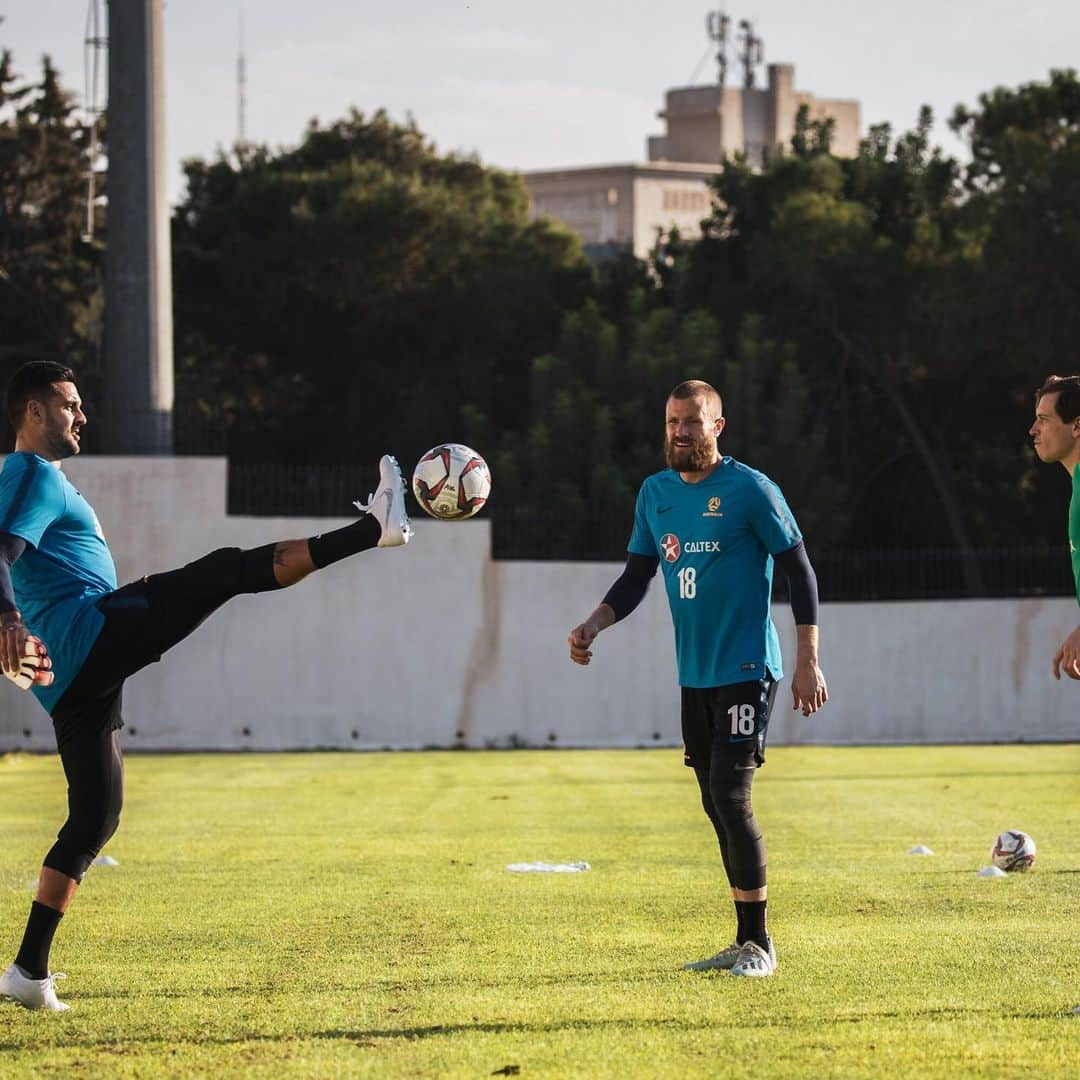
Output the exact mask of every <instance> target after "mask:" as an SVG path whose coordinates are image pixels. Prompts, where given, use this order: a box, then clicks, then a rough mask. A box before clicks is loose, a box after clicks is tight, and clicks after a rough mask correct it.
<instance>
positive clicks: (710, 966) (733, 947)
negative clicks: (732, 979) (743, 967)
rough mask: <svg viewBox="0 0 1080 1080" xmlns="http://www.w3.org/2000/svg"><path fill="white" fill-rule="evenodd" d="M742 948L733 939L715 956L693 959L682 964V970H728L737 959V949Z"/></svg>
mask: <svg viewBox="0 0 1080 1080" xmlns="http://www.w3.org/2000/svg"><path fill="white" fill-rule="evenodd" d="M741 948H742V946H741V945H739V943H738V942H737V941H733V942H732V943H731V944H730V945H729V946H728V947H727V948H726V949H721V950H720V951H719V952H718V953H717V954H716V955H715V956H710V957H707V958H706V959H704V960H695V961H694V962H693V963H691V964H683V971H729V970H730V969H731V968H733V967H734V966H735V964H736V963H737V962H738V959H739V950H740V949H741Z"/></svg>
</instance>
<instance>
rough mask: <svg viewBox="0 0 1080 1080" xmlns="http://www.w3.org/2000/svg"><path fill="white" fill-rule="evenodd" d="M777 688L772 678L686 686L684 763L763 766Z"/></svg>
mask: <svg viewBox="0 0 1080 1080" xmlns="http://www.w3.org/2000/svg"><path fill="white" fill-rule="evenodd" d="M776 687H777V682H776V680H775V679H773V678H772V677H771V676H767V677H766V678H764V679H754V680H753V681H752V682H741V683H732V684H731V685H729V686H709V687H703V688H702V687H695V686H684V687H683V688H682V737H683V764H684V765H686V766H688V767H689V768H691V769H695V768H696V769H707V768H709V767H710V764H711V763H713V762H716V761H722V762H725V763H726V764H728V765H729V766H730V768H732V769H736V770H741V769H757V768H760V767H761V766H762V765H764V764H765V736H766V734H767V732H768V729H769V716H770V714H771V713H772V707H773V702H774V701H775V699H776Z"/></svg>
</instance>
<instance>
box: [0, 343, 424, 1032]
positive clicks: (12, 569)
mask: <svg viewBox="0 0 1080 1080" xmlns="http://www.w3.org/2000/svg"><path fill="white" fill-rule="evenodd" d="M7 410H8V419H9V420H10V421H11V426H12V428H13V429H14V430H15V452H14V453H13V454H11V455H9V456H8V457H7V459H6V460H5V461H4V467H3V470H2V471H0V667H2V668H3V671H4V674H5V675H7V676H8V677H9V678H10V679H12V680H13V681H15V682H16V683H17V684H18V685H20V686H21V687H22V688H23V689H32V690H33V692H34V694H35V695H36V696H37V699H38V701H39V702H40V703H41V704H42V706H43V707H44V708H45V709H46V711H47V712H48V713H49V715H50V716H51V718H52V723H53V728H54V730H55V732H56V742H57V748H58V749H59V751H60V761H61V764H62V765H63V767H64V776H65V777H66V779H67V784H68V817H67V821H66V822H65V823H64V825H63V827H62V828H61V829H60V832H59V833H58V835H57V838H56V843H55V844H53V846H52V848H50V849H49V852H48V854H47V855H46V856H45V860H44V864H43V865H42V868H41V875H40V877H39V879H38V889H37V896H36V898H35V899H34V902H33V904H32V905H31V907H30V916H29V918H28V919H27V923H26V929H25V931H24V933H23V938H22V944H21V945H20V946H19V951H18V953H17V954H16V957H15V962H14V963H13V964H11V965H10V966H9V967H8V968H7V969H6V970H5V971H4V972H3V973H2V974H0V996H2V997H9V998H11V999H13V1000H14V1001H17V1002H18V1003H19V1004H21V1005H25V1006H26V1007H27V1008H30V1009H47V1010H51V1011H53V1012H63V1011H64V1010H66V1009H67V1008H68V1006H67V1005H66V1004H65V1003H64V1002H62V1001H59V1000H58V999H57V997H56V988H55V983H54V979H55V977H56V976H54V975H53V974H52V972H51V971H50V970H49V952H50V948H51V945H52V940H53V935H54V934H55V932H56V929H57V927H58V926H59V924H60V920H61V918H62V917H63V914H64V912H65V911H66V910H67V908H68V905H69V904H70V903H71V901H72V899H73V897H74V896H75V892H76V889H77V888H78V886H79V883H80V882H81V881H82V878H83V874H85V873H86V869H87V867H88V866H89V865H90V863H91V862H92V861H93V860H94V857H95V856H96V855H97V854H98V852H99V851H100V850H101V849H102V847H103V846H104V845H105V843H106V841H108V839H109V838H110V837H111V836H112V835H113V833H114V832H115V831H116V828H117V825H118V824H119V820H120V808H121V804H122V802H123V788H124V771H123V763H122V760H121V754H120V741H119V734H120V732H119V729H120V728H121V727H122V726H123V724H122V720H121V700H122V693H123V687H124V681H125V680H126V679H127V678H128V676H130V675H133V674H134V673H135V672H136V671H139V670H140V669H141V668H143V667H146V666H147V665H148V664H151V663H154V662H155V661H157V660H159V659H160V658H161V656H162V654H163V653H164V652H166V650H168V649H170V648H172V646H173V645H175V644H177V643H178V642H180V641H182V640H183V639H184V638H185V637H187V636H188V634H190V633H191V632H192V631H193V630H194V629H195V628H196V627H197V626H198V625H199V624H200V623H201V622H202V621H203V620H204V619H206V618H207V617H208V616H209V615H210V614H211V613H212V612H214V611H216V610H217V608H219V607H220V606H221V605H222V604H224V603H226V602H227V601H228V600H230V599H232V598H233V597H234V596H239V595H241V594H242V593H262V592H275V591H277V590H279V589H284V588H287V587H288V586H290V585H295V584H296V583H297V582H299V581H301V580H303V579H304V578H305V577H307V576H308V574H311V573H314V572H315V571H316V570H319V569H321V568H322V567H324V566H329V565H330V564H331V563H334V562H337V561H338V560H339V559H344V558H346V557H347V556H349V555H355V554H356V553H357V552H360V551H366V550H368V549H369V548H374V547H398V546H400V545H402V544H404V543H406V542H407V541H408V539H409V536H410V534H411V526H410V525H409V519H408V516H407V515H406V513H405V488H404V484H403V482H402V478H401V470H400V469H399V468H398V465H397V462H396V461H395V460H394V459H393V458H392V457H390V455H389V454H387V455H385V456H384V457H383V459H382V461H381V462H380V463H379V472H380V478H381V482H380V484H379V488H378V490H377V491H376V492H375V494H374V495H372V497H371V499H370V500H369V502H368V504H367V505H362V504H360V503H357V504H356V505H357V506H358V507H359V508H360V509H361V510H362V511H364V516H363V517H361V518H360V520H359V521H356V522H354V523H353V524H351V525H348V526H346V527H345V528H343V529H337V530H335V531H334V532H331V533H327V534H326V535H325V536H313V537H310V538H308V539H306V540H304V539H299V540H283V541H280V542H278V543H276V544H267V545H265V546H264V547H259V548H254V549H252V550H250V551H242V550H240V548H221V549H220V550H218V551H213V552H211V553H210V554H209V555H206V556H204V557H203V558H201V559H197V560H196V561H195V562H193V563H189V564H188V565H187V566H184V567H181V568H180V569H179V570H172V571H169V572H168V573H164V574H151V575H150V576H149V577H144V578H141V579H139V580H138V581H135V582H132V583H131V584H130V585H125V586H124V587H123V588H121V589H118V588H117V587H116V586H117V581H116V568H115V567H114V565H113V560H112V554H111V553H110V551H109V546H108V544H107V543H106V541H105V536H104V534H103V533H102V531H101V526H100V525H99V524H98V519H97V515H96V514H95V513H94V511H93V509H92V508H91V507H90V504H89V503H88V502H87V501H86V500H85V499H84V498H83V497H82V495H81V494H80V493H79V492H78V491H77V490H76V489H75V488H74V487H73V486H72V485H71V483H70V482H69V481H68V480H67V478H66V477H65V476H64V474H63V471H62V470H61V467H60V466H61V462H62V461H63V460H64V459H65V458H69V457H72V456H73V455H75V454H77V453H78V452H79V441H80V438H81V433H82V429H83V426H84V425H85V423H86V416H85V415H84V414H83V411H82V401H81V399H80V398H79V392H78V389H77V387H76V385H75V376H74V374H73V373H72V372H71V371H70V370H69V369H68V368H66V367H63V366H62V365H60V364H56V363H53V362H51V361H45V360H39V361H32V362H31V363H29V364H25V365H23V367H21V368H20V369H19V370H18V371H17V372H16V373H15V375H14V376H13V377H12V380H11V383H10V385H9V386H8V392H7Z"/></svg>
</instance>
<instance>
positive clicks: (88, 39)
mask: <svg viewBox="0 0 1080 1080" xmlns="http://www.w3.org/2000/svg"><path fill="white" fill-rule="evenodd" d="M108 44H109V39H108V38H107V37H105V36H104V35H103V34H102V32H101V9H100V5H99V3H98V0H90V2H89V4H88V5H87V8H86V33H85V35H84V37H83V80H84V91H83V111H84V113H85V114H86V129H87V135H88V141H87V152H86V223H85V225H84V227H83V237H82V238H83V240H86V241H90V240H93V239H94V200H95V198H96V197H97V192H96V190H95V189H96V184H97V173H96V165H97V161H96V160H95V159H96V156H97V131H98V122H99V121H100V120H101V115H102V113H104V111H105V106H104V105H103V104H102V98H101V54H102V52H104V51H105V49H106V48H107V47H108Z"/></svg>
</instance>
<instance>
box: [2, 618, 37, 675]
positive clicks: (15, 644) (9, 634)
mask: <svg viewBox="0 0 1080 1080" xmlns="http://www.w3.org/2000/svg"><path fill="white" fill-rule="evenodd" d="M4 618H5V620H6V621H5V622H3V623H0V669H2V670H3V672H4V674H5V675H16V674H18V671H19V665H20V664H21V663H22V659H23V653H24V652H25V651H26V640H27V638H29V637H30V631H29V630H28V629H27V628H26V624H25V623H24V622H23V621H22V619H20V618H19V613H18V612H17V611H13V612H10V613H9V614H8V615H5V616H4Z"/></svg>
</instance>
